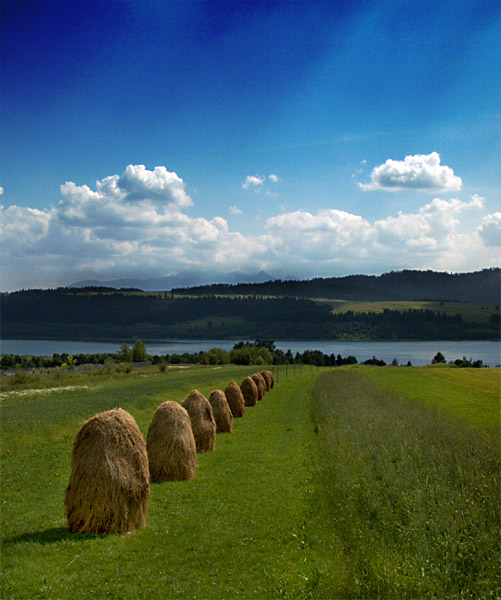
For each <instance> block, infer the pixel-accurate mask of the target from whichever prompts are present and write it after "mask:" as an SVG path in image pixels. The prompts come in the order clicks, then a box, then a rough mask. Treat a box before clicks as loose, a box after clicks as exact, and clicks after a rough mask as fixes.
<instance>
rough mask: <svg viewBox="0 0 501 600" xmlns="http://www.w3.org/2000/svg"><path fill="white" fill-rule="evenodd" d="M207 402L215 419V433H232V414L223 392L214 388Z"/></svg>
mask: <svg viewBox="0 0 501 600" xmlns="http://www.w3.org/2000/svg"><path fill="white" fill-rule="evenodd" d="M209 404H210V405H211V406H212V413H213V414H214V420H215V421H216V433H232V432H233V414H232V412H231V410H230V406H229V404H228V400H227V399H226V396H225V395H224V392H222V391H221V390H214V391H213V392H212V394H211V395H210V396H209Z"/></svg>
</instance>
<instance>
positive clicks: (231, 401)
mask: <svg viewBox="0 0 501 600" xmlns="http://www.w3.org/2000/svg"><path fill="white" fill-rule="evenodd" d="M224 395H225V396H226V400H227V401H228V405H229V407H230V410H231V414H232V415H233V418H238V417H243V416H244V415H245V401H244V397H243V395H242V390H241V389H240V386H239V385H238V383H237V382H236V381H235V380H232V381H230V382H229V383H228V385H227V386H226V389H225V390H224Z"/></svg>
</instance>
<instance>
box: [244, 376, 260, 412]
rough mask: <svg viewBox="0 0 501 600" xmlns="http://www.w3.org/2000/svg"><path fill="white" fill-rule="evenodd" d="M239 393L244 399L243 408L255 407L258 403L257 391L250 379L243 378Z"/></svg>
mask: <svg viewBox="0 0 501 600" xmlns="http://www.w3.org/2000/svg"><path fill="white" fill-rule="evenodd" d="M240 391H241V392H242V396H243V397H244V402H245V406H256V404H257V401H258V395H259V394H258V391H257V386H256V384H255V383H254V380H253V379H252V378H251V377H248V376H247V377H245V378H244V380H243V381H242V383H241V385H240Z"/></svg>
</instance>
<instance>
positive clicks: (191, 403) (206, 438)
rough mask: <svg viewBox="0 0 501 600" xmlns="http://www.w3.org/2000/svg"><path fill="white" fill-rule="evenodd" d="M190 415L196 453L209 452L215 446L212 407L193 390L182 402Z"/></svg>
mask: <svg viewBox="0 0 501 600" xmlns="http://www.w3.org/2000/svg"><path fill="white" fill-rule="evenodd" d="M181 406H183V407H184V408H185V409H186V410H187V411H188V414H189V415H190V420H191V428H192V430H193V435H194V436H195V444H196V446H197V452H211V451H212V450H214V448H215V446H216V421H215V420H214V414H213V412H212V407H211V405H210V404H209V401H208V400H207V398H206V397H205V396H203V395H202V394H201V393H200V392H199V391H198V390H193V391H192V392H191V394H190V395H189V396H187V397H186V398H185V399H184V400H183V401H182V402H181Z"/></svg>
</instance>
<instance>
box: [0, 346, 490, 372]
mask: <svg viewBox="0 0 501 600" xmlns="http://www.w3.org/2000/svg"><path fill="white" fill-rule="evenodd" d="M124 341H125V342H126V343H129V344H131V345H132V343H133V342H132V341H130V340H124ZM238 341H240V340H165V341H155V342H148V341H145V346H146V350H147V352H148V353H149V354H151V355H165V354H183V353H185V352H187V353H189V354H193V353H195V352H201V351H203V352H206V351H208V350H210V349H211V348H222V349H223V350H231V349H232V348H233V346H234V345H235V344H236V343H237V342H238ZM122 343H123V342H122V341H117V342H93V341H88V342H82V341H70V340H0V351H1V353H2V354H17V355H31V356H52V355H53V354H55V353H57V354H63V353H64V352H66V353H67V354H71V355H75V354H95V353H114V352H118V351H119V348H120V345H121V344H122ZM275 346H276V347H277V348H278V349H279V350H283V351H284V352H287V350H290V351H291V352H292V353H293V354H294V355H295V354H296V352H299V353H300V354H301V353H303V352H304V351H305V350H319V351H320V352H323V353H324V354H335V355H336V356H337V355H338V354H340V355H341V356H343V357H346V356H350V355H352V356H355V358H356V359H357V361H358V362H359V363H360V362H363V361H365V360H367V359H369V358H372V357H373V356H375V357H376V358H379V359H382V360H384V361H385V362H387V363H391V361H392V360H393V359H394V358H395V359H397V361H398V362H399V364H404V365H405V364H407V362H408V361H410V362H411V363H412V364H413V365H414V366H423V365H427V364H430V363H431V360H432V358H433V357H434V356H435V354H436V353H437V352H441V353H442V354H443V355H444V356H445V359H446V361H447V362H449V361H454V360H455V359H457V358H463V356H465V357H466V358H467V359H470V358H472V359H474V360H482V361H483V362H484V364H486V365H489V366H491V367H494V366H497V365H501V344H500V343H499V342H497V341H494V342H493V341H483V340H479V341H477V340H468V341H463V340H458V341H450V340H447V341H442V340H436V341H407V340H406V341H380V342H378V341H371V342H350V341H338V340H322V341H317V340H311V341H304V340H301V341H294V340H276V341H275Z"/></svg>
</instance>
